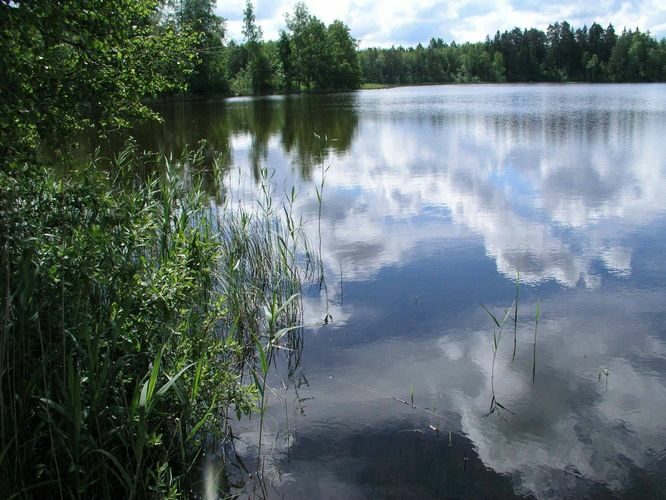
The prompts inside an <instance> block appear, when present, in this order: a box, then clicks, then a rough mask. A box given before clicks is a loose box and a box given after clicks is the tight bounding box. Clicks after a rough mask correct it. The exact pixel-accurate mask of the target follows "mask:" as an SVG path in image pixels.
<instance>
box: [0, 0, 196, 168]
mask: <svg viewBox="0 0 666 500" xmlns="http://www.w3.org/2000/svg"><path fill="white" fill-rule="evenodd" d="M157 8H158V2H157V0H136V1H132V2H127V1H124V0H41V1H39V2H34V1H27V0H14V1H11V2H8V1H4V0H3V1H0V46H1V47H2V51H0V74H1V75H2V78H0V96H2V98H1V99H0V158H1V159H2V160H0V161H7V160H8V159H10V158H16V157H26V155H28V156H30V155H34V154H36V152H37V150H38V148H39V147H40V146H42V145H47V146H51V147H53V148H62V147H64V146H65V145H66V144H67V143H68V142H70V141H71V140H72V138H73V137H74V136H75V135H76V134H77V133H80V132H81V131H82V130H84V129H87V128H91V127H96V128H97V129H98V130H100V131H101V132H105V131H109V130H112V129H118V128H124V127H128V126H129V125H130V124H131V123H132V122H133V121H134V120H137V119H145V118H154V117H156V115H155V113H154V112H152V111H151V110H150V108H149V107H148V106H147V105H146V104H145V99H146V98H155V97H157V96H159V95H160V94H163V93H165V92H171V91H174V90H177V89H183V88H184V87H185V83H186V78H187V76H188V75H190V74H191V73H192V70H193V68H194V64H195V62H196V53H195V51H194V49H193V48H194V46H195V44H196V41H197V36H196V35H194V34H193V33H192V32H191V31H190V30H188V29H186V28H179V27H177V26H175V25H174V24H173V23H170V22H166V23H158V16H157V14H158V11H157Z"/></svg>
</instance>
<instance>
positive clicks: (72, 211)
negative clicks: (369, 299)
mask: <svg viewBox="0 0 666 500" xmlns="http://www.w3.org/2000/svg"><path fill="white" fill-rule="evenodd" d="M200 165H201V161H200V158H199V157H198V155H196V154H188V155H185V156H184V157H182V158H178V159H173V158H165V157H158V156H153V155H139V154H138V153H137V151H136V148H135V147H132V146H131V145H130V146H128V148H126V149H125V150H124V151H123V152H122V153H120V154H119V155H118V156H117V157H115V158H113V159H111V160H103V159H97V160H95V161H93V162H91V163H90V164H89V165H86V166H84V167H82V168H78V169H73V170H72V171H70V172H68V173H67V175H64V176H63V175H55V174H54V173H53V172H52V171H49V170H47V169H45V168H41V167H39V166H36V165H11V166H10V168H9V169H7V170H5V171H3V172H2V173H0V211H1V213H0V283H1V286H2V289H1V293H0V300H1V301H2V302H1V308H0V314H2V318H1V320H0V325H1V328H2V329H1V330H0V402H1V408H0V497H2V498H32V497H36V498H41V497H52V496H54V495H55V496H59V497H61V498H62V497H74V498H84V497H85V498H89V497H95V498H97V497H99V498H118V497H121V498H152V497H160V498H163V497H172V498H173V497H176V496H181V495H183V494H186V493H187V492H188V491H191V488H193V485H194V484H195V483H196V479H197V477H198V473H199V472H198V471H197V464H198V462H199V461H200V460H201V457H202V455H203V453H204V452H205V451H206V447H207V446H209V445H211V444H212V443H214V442H217V444H219V442H224V441H225V440H228V439H230V438H229V435H230V431H229V426H230V421H231V415H235V416H236V417H240V416H241V415H243V414H247V413H249V412H251V411H252V410H253V409H254V408H256V407H257V401H260V405H259V406H260V407H261V408H264V407H265V405H264V399H263V390H264V389H265V386H266V376H265V373H266V371H267V366H268V365H269V364H270V362H271V360H272V359H274V354H273V353H274V352H275V350H277V349H283V350H285V352H295V351H297V346H298V344H299V342H300V341H299V339H298V329H292V327H293V326H294V325H295V324H298V318H299V314H300V299H299V298H298V295H295V294H297V293H298V291H299V287H300V279H301V277H302V273H303V272H304V271H303V270H302V269H303V268H302V267H301V262H300V261H301V260H302V259H303V258H304V257H303V255H304V254H306V253H307V252H304V251H303V250H302V247H299V245H300V244H301V243H300V238H301V233H300V229H299V226H298V224H297V223H296V221H294V220H293V218H291V219H290V211H289V208H288V207H287V208H286V209H285V213H286V215H283V214H282V213H280V212H279V211H278V209H276V208H273V207H272V206H271V205H270V200H267V199H264V200H263V201H262V202H263V204H264V205H263V208H261V209H259V210H257V211H255V212H253V211H251V210H250V211H248V210H243V209H240V208H238V209H234V208H233V207H230V206H228V205H222V206H219V205H216V204H214V203H211V200H210V199H209V198H208V197H207V196H205V195H204V194H203V192H202V190H201V189H200V182H201V178H200V176H199V175H198V174H197V169H198V168H199V166H200ZM103 172H110V173H112V175H111V174H109V173H103ZM144 174H145V175H144ZM305 267H306V268H307V266H305ZM267 305H268V306H269V307H268V309H269V312H270V316H267V315H266V314H265V310H264V306H267ZM287 350H288V351H287ZM257 366H260V367H261V373H263V374H264V376H263V380H259V383H257V382H256V381H254V380H245V374H247V373H249V372H252V371H255V372H256V370H257V368H256V367H257ZM260 396H261V398H260ZM260 411H263V410H260Z"/></svg>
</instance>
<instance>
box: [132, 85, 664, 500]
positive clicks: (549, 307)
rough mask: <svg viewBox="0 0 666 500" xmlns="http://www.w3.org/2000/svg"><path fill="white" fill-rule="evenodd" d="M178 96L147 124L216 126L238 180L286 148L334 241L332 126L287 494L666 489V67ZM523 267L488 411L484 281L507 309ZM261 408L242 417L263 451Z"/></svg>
mask: <svg viewBox="0 0 666 500" xmlns="http://www.w3.org/2000/svg"><path fill="white" fill-rule="evenodd" d="M160 111H161V112H162V113H163V115H164V116H165V118H166V121H165V123H164V124H163V125H156V126H153V127H150V128H147V129H144V130H143V131H141V134H140V140H141V142H142V143H144V144H145V145H146V146H148V147H151V148H152V149H160V148H162V149H170V148H172V147H176V148H178V147H181V146H182V145H184V144H186V143H190V144H192V143H195V142H196V141H197V140H199V139H202V138H205V139H207V140H208V142H209V144H210V145H211V147H213V148H216V149H218V150H223V151H225V152H226V161H227V162H228V163H229V165H230V174H229V175H228V177H227V178H226V179H225V181H224V184H225V189H226V190H228V192H230V193H233V196H234V197H235V199H237V200H246V199H250V198H252V196H253V194H252V193H253V190H254V187H255V186H256V183H255V179H256V178H257V177H258V176H259V172H260V169H261V168H263V167H267V168H268V169H270V170H271V171H275V173H274V176H273V178H272V179H273V184H274V186H275V198H276V199H275V203H280V201H281V200H282V199H284V198H285V195H284V191H285V190H289V189H290V188H291V186H292V185H294V186H296V188H297V191H298V195H297V210H298V212H299V213H300V214H302V215H303V217H304V220H305V221H306V230H307V232H308V235H309V238H310V242H311V243H312V244H313V246H314V247H318V246H319V235H318V232H317V218H318V216H317V213H318V203H317V198H316V193H315V185H318V184H319V183H320V182H321V175H322V169H321V163H320V156H319V155H318V153H319V151H320V145H321V142H320V140H319V139H318V138H317V137H316V136H315V135H314V134H313V132H317V133H318V134H319V135H320V136H322V137H323V136H325V137H326V138H327V150H326V155H325V160H324V166H325V167H326V166H329V165H330V169H329V170H328V172H327V174H326V178H325V188H324V201H323V206H322V219H321V249H322V256H323V262H324V266H325V288H324V287H322V288H320V287H319V286H318V285H317V284H316V283H315V284H313V285H312V286H310V287H308V289H307V296H306V297H305V323H306V325H308V326H307V327H306V329H305V331H304V332H303V341H304V349H303V352H302V356H301V362H300V365H299V366H298V367H297V369H296V370H295V373H294V374H293V376H292V377H288V376H287V374H286V373H285V371H284V370H283V369H279V370H278V373H277V374H276V375H275V377H274V379H273V380H272V385H273V386H274V389H275V393H274V394H272V395H271V399H270V406H269V409H268V414H267V423H266V426H265V429H264V436H263V443H264V444H262V448H263V449H262V453H263V455H264V457H265V470H264V473H265V476H266V477H267V479H268V481H269V482H270V486H269V488H268V491H269V492H270V493H271V494H272V495H275V496H282V495H284V496H285V497H286V498H378V497H394V498H398V497H414V498H437V497H465V498H473V497H481V498H489V497H498V498H499V497H502V498H505V497H511V496H513V495H515V496H526V497H531V496H535V497H541V498H549V497H570V498H572V497H598V498H608V497H631V498H649V497H659V496H661V497H663V496H664V495H666V260H665V258H664V256H665V250H666V153H665V151H666V86H664V85H622V86H612V85H594V86H589V85H530V86H518V85H511V86H509V85H507V86H490V85H478V86H476V85H468V86H441V87H419V88H399V89H390V90H380V91H363V92H357V93H353V94H343V95H331V96H311V97H306V96H302V97H285V98H282V97H279V98H264V99H254V100H253V99H250V100H230V101H226V102H216V103H185V104H176V105H165V106H164V107H163V108H162V109H160ZM211 189H213V190H215V189H220V187H219V186H212V187H211ZM517 272H519V273H520V283H521V287H520V291H519V293H520V296H519V311H518V324H517V331H516V334H517V335H516V337H517V346H516V354H515V359H513V360H512V355H513V334H514V329H513V323H512V322H511V325H510V326H509V327H507V329H506V331H505V332H504V333H503V336H502V338H501V340H500V342H499V348H498V354H497V360H496V363H495V370H494V373H495V378H494V389H495V397H496V401H497V402H499V403H500V404H501V405H502V407H499V408H498V411H496V412H494V413H493V414H491V415H486V414H487V413H488V411H489V409H490V408H491V407H492V393H491V374H492V365H493V322H492V320H491V318H490V316H489V315H488V314H487V313H486V312H485V311H484V310H483V309H482V308H481V304H484V305H485V306H486V307H488V309H489V310H491V311H493V312H495V313H496V314H498V315H499V314H500V313H501V311H502V308H504V307H507V306H509V305H510V304H511V302H512V300H513V298H514V295H515V281H516V275H517ZM537 299H538V300H539V303H540V310H541V318H540V322H539V327H538V333H537V344H536V370H535V378H534V382H533V380H532V368H533V362H534V349H533V337H534V323H535V313H536V303H537ZM327 314H330V315H331V316H332V318H333V319H332V321H331V322H329V323H328V324H325V323H324V321H323V320H324V318H325V316H326V315H327ZM510 321H511V320H509V322H510ZM280 377H282V380H280ZM278 396H279V398H278ZM412 398H413V403H414V405H415V406H416V407H414V408H413V407H411V405H409V404H408V405H406V404H403V403H401V402H399V401H398V399H399V400H404V401H407V402H409V403H411V400H412ZM433 408H434V413H435V414H436V415H433V414H432V413H431V412H432V411H433ZM503 408H505V409H503ZM426 409H427V410H426ZM257 424H258V418H257V419H253V420H252V421H251V422H241V423H240V424H237V425H236V427H237V431H238V432H239V433H240V439H239V442H238V451H239V453H240V454H241V455H242V456H243V457H245V459H246V462H252V461H253V460H252V457H253V456H254V454H256V445H257V441H258V436H257V433H256V428H257ZM431 426H432V427H431ZM433 427H434V428H436V429H438V430H437V431H435V430H433Z"/></svg>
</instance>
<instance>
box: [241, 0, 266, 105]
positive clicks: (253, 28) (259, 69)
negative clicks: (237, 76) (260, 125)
mask: <svg viewBox="0 0 666 500" xmlns="http://www.w3.org/2000/svg"><path fill="white" fill-rule="evenodd" d="M262 35H263V33H262V31H261V28H260V27H259V26H257V20H256V17H255V15H254V7H253V6H252V1H251V0H246V2H245V11H244V12H243V36H244V37H245V48H246V50H247V56H248V62H247V64H248V66H247V70H246V71H247V74H248V75H249V78H250V86H251V92H252V94H263V93H265V92H268V91H269V90H270V89H271V88H272V83H271V67H270V63H269V61H268V58H267V57H266V55H265V54H264V51H263V50H262V46H261V37H262Z"/></svg>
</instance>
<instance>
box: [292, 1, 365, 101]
mask: <svg viewBox="0 0 666 500" xmlns="http://www.w3.org/2000/svg"><path fill="white" fill-rule="evenodd" d="M287 30H288V33H287V32H283V33H281V34H280V42H279V46H280V56H281V59H282V61H283V67H284V68H285V74H286V75H288V76H286V80H287V82H291V81H292V80H293V83H295V84H296V85H298V86H301V87H303V88H305V89H321V90H341V89H356V88H358V87H359V86H360V74H359V71H360V68H359V64H358V58H357V54H356V41H355V40H354V39H353V38H352V37H351V34H350V31H349V28H348V27H347V26H346V25H345V24H344V23H342V22H341V21H337V20H336V21H334V22H333V23H332V24H331V25H330V26H329V27H328V28H327V27H326V26H325V25H324V23H323V22H321V21H320V20H319V19H318V18H317V17H315V16H313V15H312V14H310V12H309V11H308V8H307V7H306V5H305V4H304V3H302V2H299V3H297V4H296V6H295V7H294V12H293V14H291V15H287Z"/></svg>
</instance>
